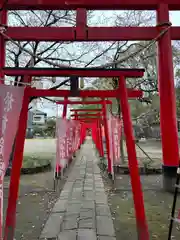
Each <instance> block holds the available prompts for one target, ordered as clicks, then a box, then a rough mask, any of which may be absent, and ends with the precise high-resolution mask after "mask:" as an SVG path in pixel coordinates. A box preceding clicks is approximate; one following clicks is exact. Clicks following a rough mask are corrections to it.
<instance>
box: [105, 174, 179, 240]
mask: <svg viewBox="0 0 180 240" xmlns="http://www.w3.org/2000/svg"><path fill="white" fill-rule="evenodd" d="M161 178H162V177H161V175H149V176H142V177H141V182H142V186H143V193H144V202H145V209H146V216H147V221H148V226H149V232H150V239H151V240H167V239H168V229H169V217H170V214H171V208H172V201H173V195H172V194H170V193H166V192H164V191H163V190H162V188H161V186H162V185H161V184H162V183H161V182H162V180H161ZM104 183H105V187H106V191H107V193H108V196H109V205H110V208H111V212H112V215H113V220H114V227H115V231H116V236H117V240H121V239H122V240H124V239H127V240H137V232H136V222H135V216H134V206H133V196H132V192H131V186H130V178H129V176H128V175H121V176H118V179H117V180H116V184H115V189H114V190H111V185H110V182H109V180H107V178H106V177H104ZM177 209H180V196H179V197H178V202H177ZM172 239H173V240H179V239H180V224H175V225H174V228H173V234H172Z"/></svg>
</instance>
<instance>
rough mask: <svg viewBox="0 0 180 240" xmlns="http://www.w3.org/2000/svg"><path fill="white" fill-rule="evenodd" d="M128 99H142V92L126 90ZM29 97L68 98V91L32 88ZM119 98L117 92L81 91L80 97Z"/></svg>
mask: <svg viewBox="0 0 180 240" xmlns="http://www.w3.org/2000/svg"><path fill="white" fill-rule="evenodd" d="M127 91H128V97H129V98H140V97H142V95H143V94H142V91H139V90H133V91H132V90H131V89H128V90H127ZM29 95H30V96H35V97H69V96H70V91H69V90H50V89H35V88H32V89H30V90H29ZM117 96H119V94H118V91H117V90H101V91H99V90H81V91H80V97H82V98H85V97H99V98H103V97H107V98H114V97H117Z"/></svg>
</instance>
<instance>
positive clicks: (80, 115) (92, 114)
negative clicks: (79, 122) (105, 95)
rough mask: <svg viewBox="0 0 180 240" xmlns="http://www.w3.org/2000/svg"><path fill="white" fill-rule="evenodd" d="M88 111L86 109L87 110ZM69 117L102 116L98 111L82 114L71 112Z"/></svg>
mask: <svg viewBox="0 0 180 240" xmlns="http://www.w3.org/2000/svg"><path fill="white" fill-rule="evenodd" d="M87 112H88V110H87ZM71 117H77V118H85V117H87V118H88V117H102V114H101V113H100V112H98V113H84V114H72V115H71Z"/></svg>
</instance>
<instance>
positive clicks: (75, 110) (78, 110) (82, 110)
mask: <svg viewBox="0 0 180 240" xmlns="http://www.w3.org/2000/svg"><path fill="white" fill-rule="evenodd" d="M70 111H71V112H101V111H102V109H99V108H97V109H83V108H82V109H81V108H80V109H70Z"/></svg>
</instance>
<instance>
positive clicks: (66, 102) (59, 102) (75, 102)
mask: <svg viewBox="0 0 180 240" xmlns="http://www.w3.org/2000/svg"><path fill="white" fill-rule="evenodd" d="M105 102H106V104H112V101H110V100H106V101H105ZM103 103H104V101H86V102H84V101H71V100H64V101H57V102H56V104H62V105H63V104H70V105H78V104H79V105H80V104H82V105H93V104H103Z"/></svg>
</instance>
